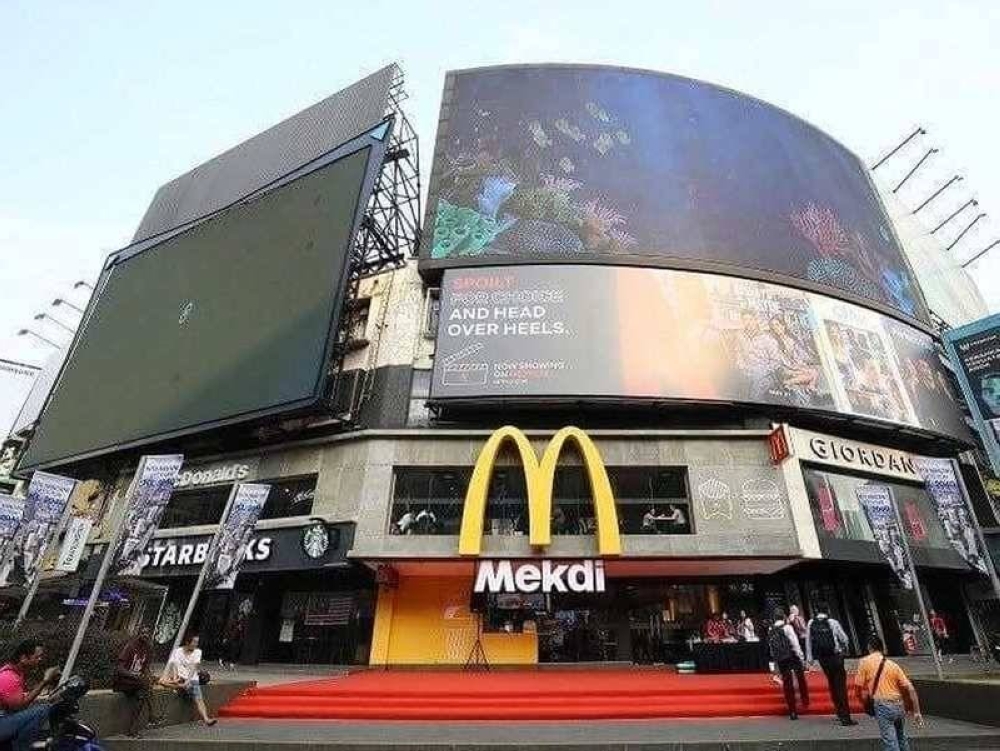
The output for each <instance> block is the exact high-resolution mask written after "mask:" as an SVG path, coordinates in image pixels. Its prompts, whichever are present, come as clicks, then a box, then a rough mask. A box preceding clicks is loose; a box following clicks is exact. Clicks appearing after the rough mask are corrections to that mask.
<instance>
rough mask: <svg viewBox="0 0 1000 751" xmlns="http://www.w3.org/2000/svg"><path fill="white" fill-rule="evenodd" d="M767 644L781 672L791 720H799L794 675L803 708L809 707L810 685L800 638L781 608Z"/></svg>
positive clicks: (776, 615) (776, 612) (777, 612)
mask: <svg viewBox="0 0 1000 751" xmlns="http://www.w3.org/2000/svg"><path fill="white" fill-rule="evenodd" d="M767 646H768V649H769V650H770V652H771V659H772V660H773V661H774V664H775V665H776V666H777V669H778V672H779V673H780V674H781V687H782V688H783V689H784V692H785V704H786V705H788V718H789V719H790V720H797V719H799V715H798V710H797V709H796V706H795V686H794V685H793V683H792V677H793V675H794V679H795V681H797V682H798V684H799V693H800V694H801V696H802V708H803V709H808V708H809V686H808V685H807V684H806V671H805V664H804V660H805V656H804V655H803V654H802V647H800V646H799V639H798V637H797V636H796V634H795V629H794V628H793V627H792V625H791V624H790V623H789V622H788V621H786V620H785V611H784V610H782V609H781V608H778V609H777V610H776V611H774V625H773V626H772V627H771V630H770V632H769V633H768V635H767Z"/></svg>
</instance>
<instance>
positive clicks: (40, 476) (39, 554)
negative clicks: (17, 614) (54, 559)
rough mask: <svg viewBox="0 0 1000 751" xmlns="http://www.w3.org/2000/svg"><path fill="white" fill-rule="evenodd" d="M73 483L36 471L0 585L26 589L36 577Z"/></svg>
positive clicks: (67, 479) (56, 528) (29, 485)
mask: <svg viewBox="0 0 1000 751" xmlns="http://www.w3.org/2000/svg"><path fill="white" fill-rule="evenodd" d="M75 486H76V480H73V479H71V478H69V477H61V476H60V475H53V474H49V473H48V472H35V473H34V474H33V475H32V476H31V482H30V483H29V484H28V495H27V496H26V497H25V499H24V515H23V516H22V517H21V523H20V525H19V526H18V529H17V532H16V533H15V534H14V538H13V540H12V541H11V543H10V546H9V549H8V555H7V560H6V561H5V566H4V571H3V572H0V586H3V587H6V586H19V585H20V586H25V587H29V586H30V585H31V583H32V582H33V581H34V579H35V577H36V576H37V575H38V572H39V569H40V568H41V564H42V560H43V559H44V557H45V551H46V550H47V548H48V546H49V543H51V541H52V538H53V537H55V535H56V532H57V531H58V527H59V523H60V521H61V520H62V518H63V513H64V512H65V510H66V503H67V502H68V501H69V497H70V494H71V493H72V492H73V488H74V487H75Z"/></svg>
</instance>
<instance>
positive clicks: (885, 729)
mask: <svg viewBox="0 0 1000 751" xmlns="http://www.w3.org/2000/svg"><path fill="white" fill-rule="evenodd" d="M854 688H855V691H857V694H858V698H859V699H860V700H861V703H862V704H863V705H864V706H865V707H868V708H869V714H873V715H874V717H875V720H876V721H877V722H878V730H879V735H881V737H882V748H883V749H885V751H909V749H910V743H909V741H908V740H907V738H906V727H905V720H906V710H907V706H909V708H910V710H911V711H912V712H913V720H914V722H916V724H917V727H923V724H924V718H923V715H921V713H920V700H919V698H918V697H917V690H916V689H915V688H914V687H913V684H912V683H911V682H910V679H909V678H907V677H906V673H904V672H903V669H902V668H901V667H899V665H897V664H896V663H895V662H893V661H892V660H890V659H888V658H887V657H886V656H885V644H884V643H883V642H882V639H881V637H879V636H877V635H874V634H873V635H872V636H870V637H868V656H867V657H864V658H862V659H861V661H860V662H859V663H858V673H857V676H856V677H855V682H854Z"/></svg>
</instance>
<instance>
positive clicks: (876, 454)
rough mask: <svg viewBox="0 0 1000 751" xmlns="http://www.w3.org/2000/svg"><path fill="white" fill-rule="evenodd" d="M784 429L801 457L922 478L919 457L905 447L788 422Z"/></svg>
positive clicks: (857, 469) (880, 473)
mask: <svg viewBox="0 0 1000 751" xmlns="http://www.w3.org/2000/svg"><path fill="white" fill-rule="evenodd" d="M785 431H786V433H787V435H788V437H789V441H790V442H791V446H792V454H793V455H794V456H796V457H797V458H798V459H799V460H800V461H804V462H811V463H813V464H823V465H827V466H831V467H840V468H842V469H848V470H855V471H859V472H866V473H868V474H875V475H883V476H886V477H897V478H899V479H901V480H911V481H916V482H920V481H921V480H922V479H923V477H922V476H921V475H920V473H919V472H918V471H917V468H916V466H915V464H914V460H915V458H916V457H914V456H913V455H912V454H909V453H907V452H905V451H898V450H896V449H891V448H886V447H885V446H876V445H875V444H873V443H863V442H861V441H851V440H847V439H845V438H836V437H834V436H831V435H825V434H823V433H814V432H813V431H811V430H803V429H801V428H792V427H787V426H786V427H785Z"/></svg>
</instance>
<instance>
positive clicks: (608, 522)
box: [458, 425, 622, 555]
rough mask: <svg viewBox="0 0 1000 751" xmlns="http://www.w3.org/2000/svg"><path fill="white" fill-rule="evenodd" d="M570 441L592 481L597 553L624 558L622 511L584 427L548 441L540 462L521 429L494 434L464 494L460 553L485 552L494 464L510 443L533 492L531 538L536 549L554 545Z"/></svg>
mask: <svg viewBox="0 0 1000 751" xmlns="http://www.w3.org/2000/svg"><path fill="white" fill-rule="evenodd" d="M568 442H572V443H574V444H575V445H576V447H577V449H578V450H579V452H580V455H581V456H582V457H583V465H584V467H585V468H586V470H587V478H588V479H589V480H590V490H591V495H592V496H593V501H594V516H595V517H596V520H597V550H598V552H600V553H601V555H620V554H621V551H622V545H621V537H620V535H619V532H618V511H617V509H616V508H615V498H614V494H613V493H612V490H611V482H610V481H609V480H608V473H607V470H605V469H604V461H603V460H602V459H601V454H600V452H599V451H598V450H597V447H596V446H595V445H594V442H593V441H592V440H591V439H590V436H588V435H587V434H586V433H584V432H583V431H582V430H580V429H579V428H573V427H567V428H563V429H562V430H560V431H559V432H558V433H556V434H555V435H554V436H552V440H551V441H549V445H548V446H547V447H546V448H545V453H544V454H543V455H542V460H541V462H539V461H538V457H537V456H536V455H535V449H534V448H532V446H531V443H530V441H528V437H527V436H526V435H525V434H524V432H523V431H522V430H520V429H519V428H515V427H511V426H509V425H508V426H505V427H502V428H499V429H498V430H496V431H494V433H493V435H491V436H490V438H489V440H487V441H486V445H484V446H483V449H482V451H481V452H480V454H479V458H478V459H477V460H476V466H475V468H474V469H473V471H472V479H471V480H470V481H469V488H468V490H467V491H466V494H465V510H464V512H463V514H462V528H461V532H460V537H459V543H458V552H459V553H460V554H461V555H479V554H480V552H481V551H482V539H483V519H484V518H485V516H486V498H487V496H488V494H489V489H490V481H491V479H492V477H493V466H494V464H495V462H496V458H497V455H498V454H499V453H500V449H501V448H503V446H504V445H505V444H507V443H510V444H511V445H512V446H513V447H514V448H515V449H516V450H517V453H518V455H519V457H520V459H521V464H522V466H523V467H524V475H525V479H526V481H527V482H526V484H527V488H528V539H529V541H530V542H531V545H532V546H534V547H539V548H542V547H546V546H548V545H549V543H550V542H551V541H552V530H551V520H552V485H553V483H554V482H555V476H556V467H557V465H558V464H559V456H560V455H561V454H562V451H563V449H564V448H565V446H566V444H567V443H568Z"/></svg>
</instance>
